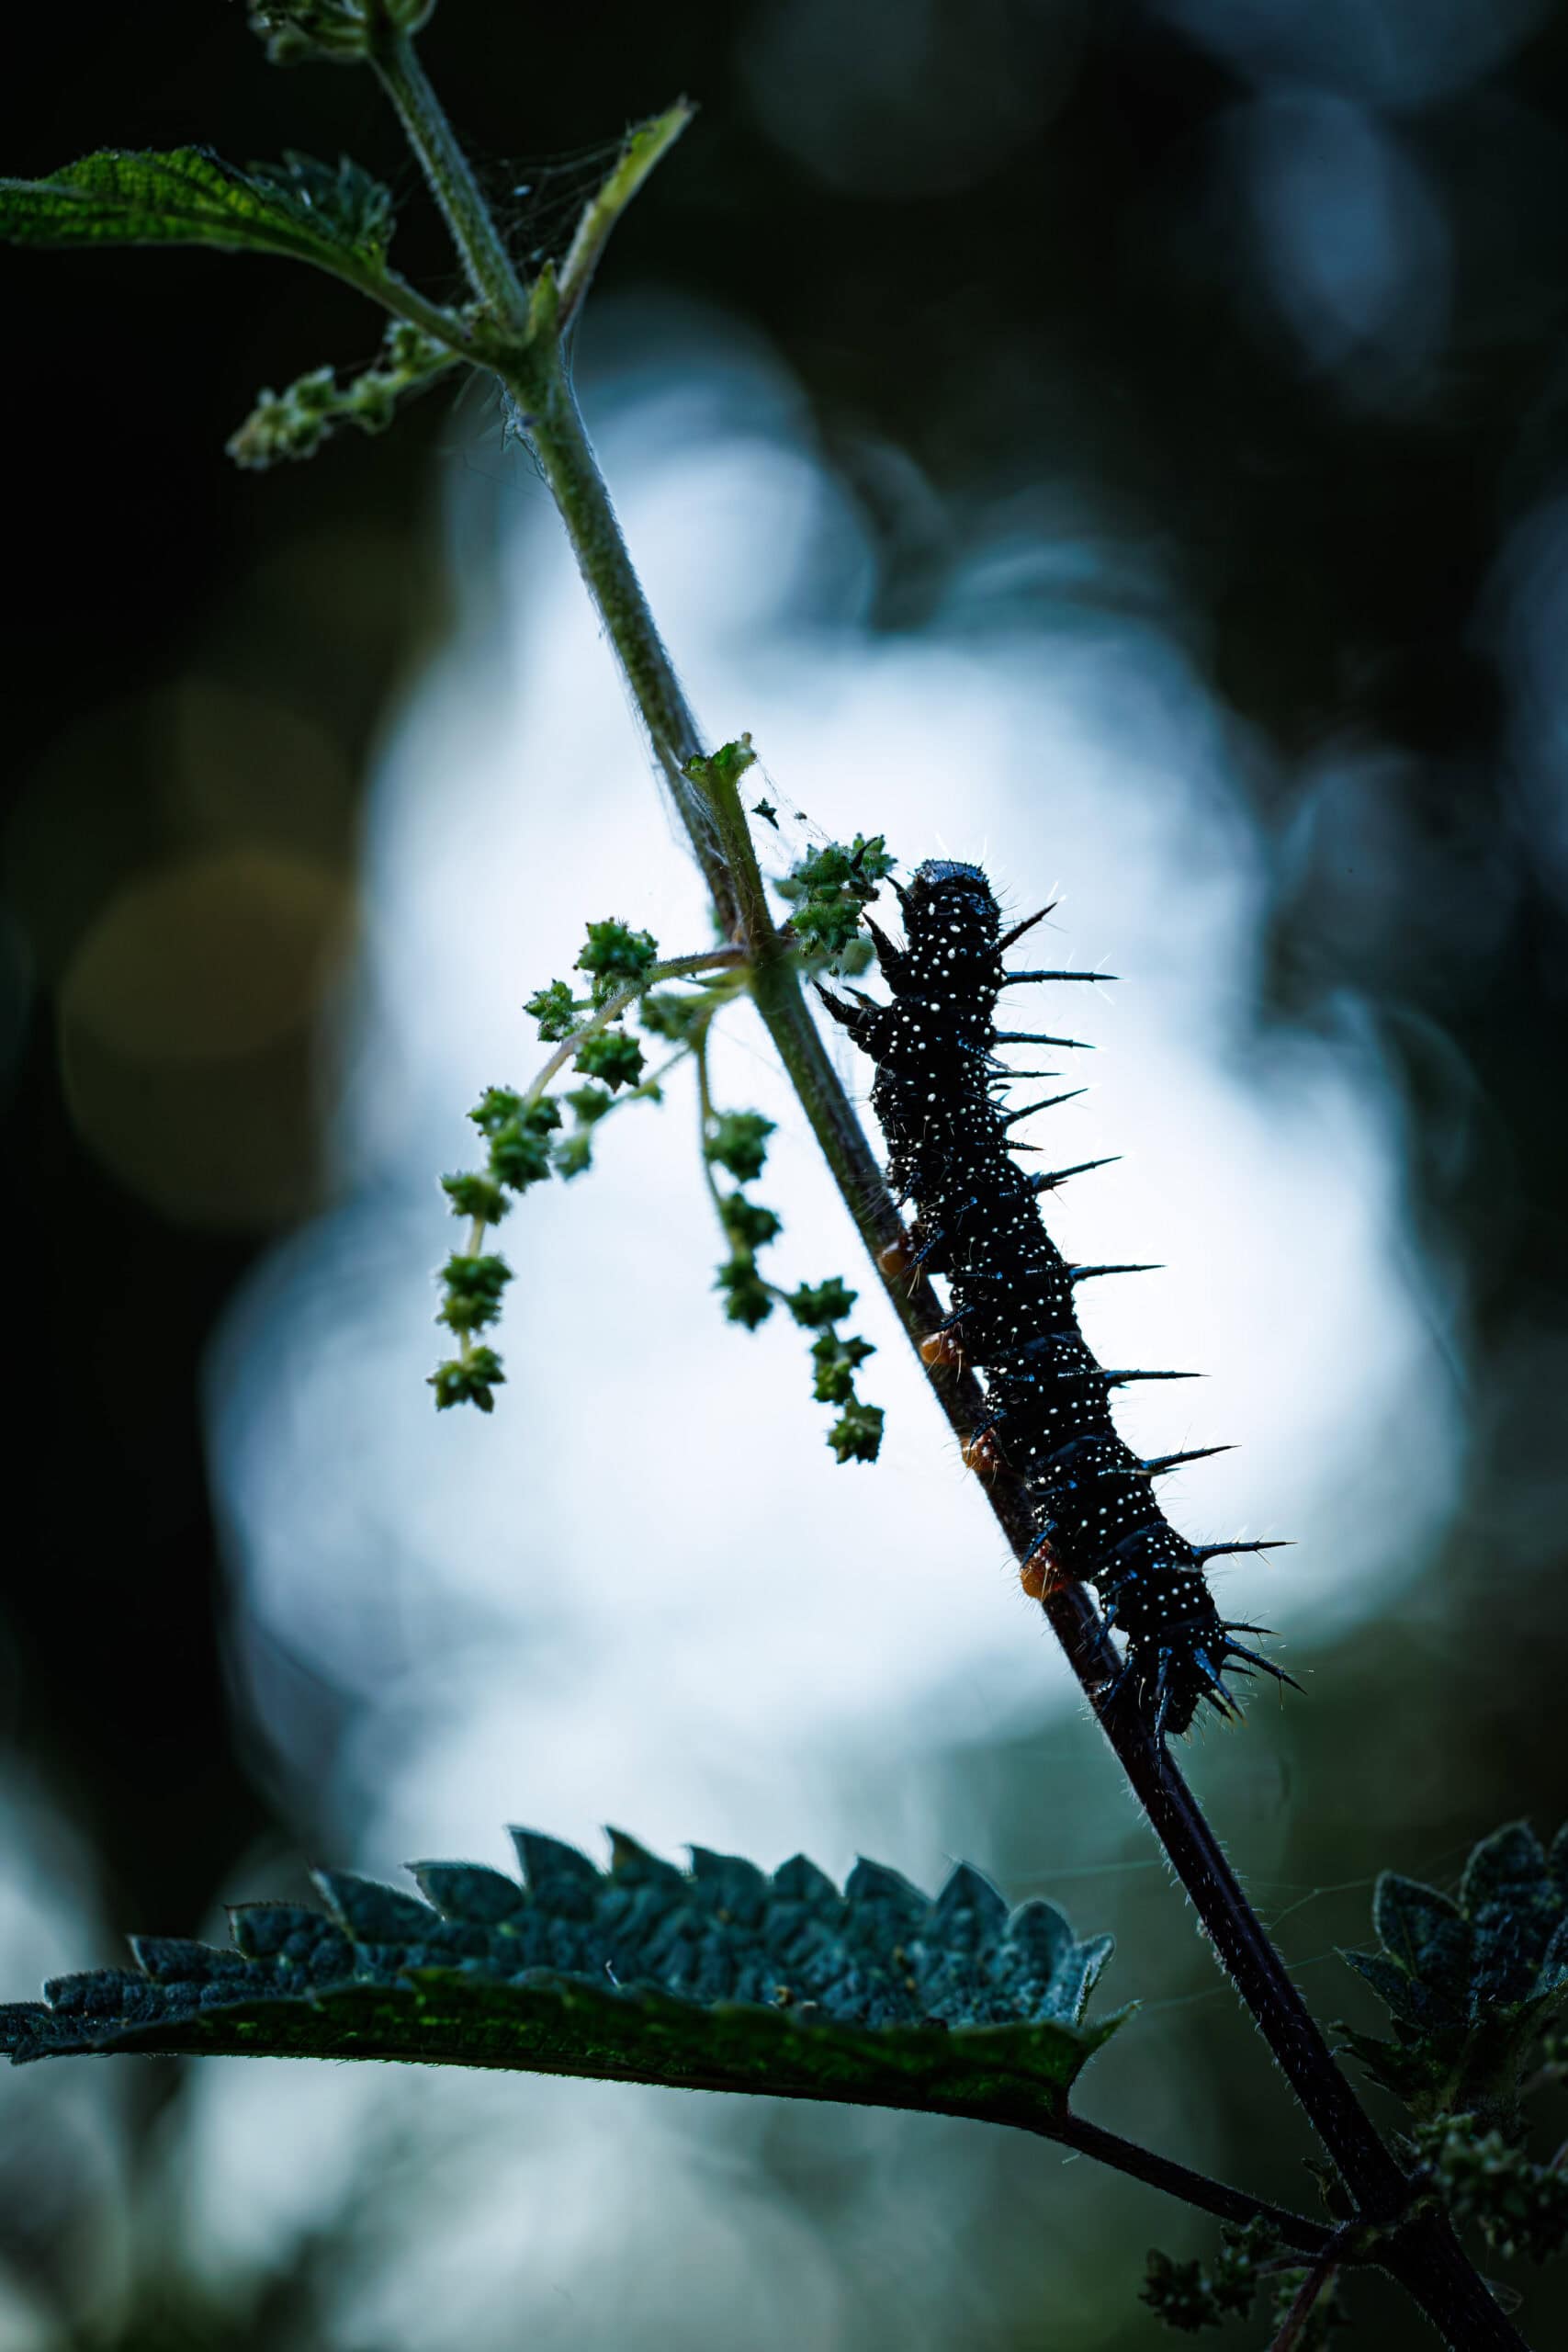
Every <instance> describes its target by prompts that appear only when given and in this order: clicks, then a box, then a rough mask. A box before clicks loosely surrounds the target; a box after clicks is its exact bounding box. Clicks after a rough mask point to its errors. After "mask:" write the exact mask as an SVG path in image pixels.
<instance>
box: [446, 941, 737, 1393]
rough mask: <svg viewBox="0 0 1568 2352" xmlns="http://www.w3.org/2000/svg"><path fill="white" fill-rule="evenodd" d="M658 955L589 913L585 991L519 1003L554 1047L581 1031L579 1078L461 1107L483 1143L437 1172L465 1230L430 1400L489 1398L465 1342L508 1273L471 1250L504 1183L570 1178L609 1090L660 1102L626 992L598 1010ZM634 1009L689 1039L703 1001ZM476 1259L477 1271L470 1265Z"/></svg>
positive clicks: (551, 993) (491, 1356) (609, 1104)
mask: <svg viewBox="0 0 1568 2352" xmlns="http://www.w3.org/2000/svg"><path fill="white" fill-rule="evenodd" d="M658 962H659V944H658V942H657V940H655V939H654V938H653V937H652V935H651V933H649V932H646V931H634V930H633V929H632V927H631V926H630V924H629V923H624V922H617V921H615V919H613V918H612V919H611V920H609V921H607V922H591V923H590V924H589V925H588V935H587V939H586V941H585V942H584V944H583V948H582V953H581V955H580V956H579V957H578V959H577V962H576V965H575V966H574V967H573V968H574V969H575V970H577V971H579V972H582V973H585V974H586V975H587V982H588V986H587V993H586V994H585V995H578V994H576V993H574V991H573V989H572V988H571V987H570V985H569V984H568V982H567V981H565V980H551V981H550V982H549V983H548V984H547V986H546V987H544V988H542V989H536V991H535V993H534V994H533V995H532V996H531V997H530V998H529V999H528V1001H527V1003H526V1004H525V1007H524V1010H525V1012H529V1013H531V1014H532V1015H533V1017H534V1019H535V1020H536V1022H537V1023H538V1024H539V1035H540V1038H541V1039H542V1040H543V1042H544V1043H545V1044H547V1045H551V1046H560V1045H566V1044H568V1043H569V1042H570V1040H572V1039H574V1038H576V1037H578V1036H579V1035H581V1045H580V1046H579V1047H578V1050H577V1052H576V1054H575V1056H574V1057H572V1061H571V1068H572V1069H573V1071H574V1072H575V1073H576V1074H577V1076H578V1077H580V1078H581V1079H582V1080H584V1081H585V1082H584V1083H583V1084H582V1085H581V1086H573V1087H568V1088H566V1089H565V1090H564V1091H562V1092H561V1093H559V1094H558V1095H551V1094H544V1093H540V1094H538V1095H532V1094H530V1095H526V1096H525V1095H521V1094H517V1093H514V1092H513V1091H512V1089H511V1088H509V1087H504V1086H492V1087H491V1088H490V1089H489V1091H487V1092H486V1094H485V1095H484V1097H483V1099H482V1100H481V1101H480V1102H479V1103H478V1104H477V1105H476V1107H475V1108H474V1109H473V1110H472V1111H471V1112H470V1113H469V1114H468V1115H469V1117H470V1118H471V1119H472V1120H473V1122H474V1125H476V1126H477V1127H478V1128H479V1132H480V1134H481V1135H482V1136H484V1138H485V1141H486V1144H487V1147H488V1149H487V1154H486V1164H485V1166H484V1167H483V1168H482V1169H478V1170H463V1171H462V1172H461V1173H459V1174H457V1175H455V1176H444V1177H443V1178H442V1180H441V1189H442V1191H443V1192H444V1193H446V1197H447V1199H448V1201H449V1202H450V1203H451V1206H452V1213H453V1215H454V1216H460V1217H464V1218H467V1219H468V1222H469V1224H470V1226H471V1227H472V1233H471V1235H470V1241H469V1248H468V1252H466V1253H464V1254H460V1255H457V1256H454V1257H452V1258H450V1259H448V1261H447V1262H446V1268H445V1270H444V1275H443V1295H442V1304H441V1306H440V1309H439V1311H438V1313H437V1316H436V1320H437V1322H439V1323H445V1324H446V1326H447V1328H448V1329H451V1330H453V1331H455V1332H456V1333H457V1336H458V1339H459V1341H460V1350H459V1352H458V1354H457V1356H455V1357H453V1358H451V1359H450V1360H449V1361H448V1362H446V1363H442V1364H438V1365H437V1366H436V1369H435V1371H434V1373H433V1374H431V1376H430V1385H431V1387H432V1388H434V1391H435V1402H436V1405H437V1408H444V1407H446V1406H448V1405H464V1404H471V1405H477V1406H478V1407H479V1410H480V1411H481V1412H485V1413H488V1412H490V1411H491V1408H492V1407H493V1405H494V1402H495V1398H494V1393H493V1392H494V1390H495V1388H496V1387H497V1386H498V1385H499V1384H500V1383H501V1382H502V1380H503V1379H504V1377H505V1374H503V1372H502V1367H501V1359H500V1357H499V1356H498V1355H497V1354H496V1352H495V1351H494V1349H493V1348H490V1347H485V1346H479V1345H476V1344H475V1341H474V1334H475V1333H476V1332H478V1331H479V1330H482V1329H486V1328H487V1327H488V1326H489V1325H490V1324H491V1323H493V1322H494V1321H495V1320H496V1317H498V1315H499V1313H500V1311H501V1294H502V1290H503V1289H504V1287H505V1285H506V1283H507V1282H508V1281H509V1280H510V1279H511V1275H510V1271H509V1269H508V1268H507V1266H506V1264H505V1261H503V1260H502V1259H501V1258H497V1257H485V1256H481V1255H480V1254H479V1246H478V1245H479V1236H480V1235H481V1233H482V1231H483V1229H484V1227H487V1226H492V1225H499V1224H500V1222H501V1220H502V1217H503V1216H505V1215H506V1213H507V1211H508V1209H509V1208H510V1207H511V1205H512V1203H511V1198H510V1196H511V1195H512V1194H513V1193H524V1192H526V1191H527V1189H528V1187H529V1186H530V1185H531V1184H541V1183H543V1182H545V1181H546V1180H547V1178H548V1177H550V1176H561V1177H566V1178H570V1177H573V1176H581V1174H582V1173H583V1172H584V1170H586V1169H588V1168H589V1167H591V1166H592V1159H593V1131H594V1129H595V1128H596V1127H597V1125H598V1124H599V1122H600V1120H601V1119H603V1118H604V1115H605V1114H606V1113H607V1112H609V1111H611V1110H613V1109H614V1108H615V1102H616V1098H617V1096H619V1097H620V1099H621V1100H622V1101H628V1100H631V1099H633V1098H634V1097H635V1098H637V1099H641V1100H644V1101H649V1102H657V1101H659V1100H660V1091H659V1088H658V1087H657V1086H656V1085H655V1084H654V1083H653V1081H652V1080H649V1079H647V1078H645V1077H644V1065H643V1052H642V1047H641V1046H640V1045H639V1044H638V1043H637V1039H636V1038H635V1037H633V1036H631V1035H628V1033H627V1032H626V1029H625V1028H624V1027H623V1026H622V1025H621V1015H622V1013H623V1012H625V1011H628V1010H630V1009H631V1006H632V1001H633V1000H630V999H628V1002H627V1005H626V1007H623V1008H621V1009H620V1011H618V1012H616V1013H615V1014H614V1015H613V1016H606V1008H608V1007H611V1006H612V1005H614V1003H615V999H616V998H617V997H618V996H621V995H624V994H626V991H628V990H634V989H637V985H638V983H639V981H641V980H642V979H644V978H646V977H647V976H648V974H649V973H650V972H651V971H652V970H653V969H654V968H655V967H656V966H657V964H658ZM637 1010H638V1012H639V1014H640V1017H641V1019H642V1022H643V1025H644V1026H645V1027H646V1028H647V1029H648V1030H649V1032H650V1033H651V1034H652V1035H655V1036H660V1037H671V1038H674V1039H676V1040H677V1041H678V1042H679V1043H681V1044H682V1045H685V1046H689V1045H690V1044H691V1043H692V1041H693V1038H694V1034H695V1030H696V1026H697V1024H698V1023H699V1022H700V1021H705V1020H706V1019H707V1018H708V1017H709V1015H710V1013H711V1003H710V1001H709V999H708V997H707V995H706V993H705V991H703V990H701V989H697V990H695V991H694V992H692V993H691V994H689V995H688V994H685V993H683V992H682V991H681V990H679V989H669V990H666V991H665V992H663V993H662V994H660V995H658V996H649V997H648V998H645V999H643V1000H641V1001H640V1002H638V1004H637ZM563 1106H564V1108H565V1110H567V1111H570V1113H571V1114H572V1125H571V1126H570V1129H568V1128H565V1127H564V1126H563V1121H562V1110H563ZM765 1124H766V1123H765V1122H764V1125H765ZM758 1165H759V1166H760V1165H761V1161H760V1160H759V1162H758ZM763 1214H766V1213H765V1212H763ZM476 1268H479V1269H480V1270H481V1271H479V1272H475V1271H474V1269H476Z"/></svg>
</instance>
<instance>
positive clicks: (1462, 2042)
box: [1344, 1822, 1568, 2131]
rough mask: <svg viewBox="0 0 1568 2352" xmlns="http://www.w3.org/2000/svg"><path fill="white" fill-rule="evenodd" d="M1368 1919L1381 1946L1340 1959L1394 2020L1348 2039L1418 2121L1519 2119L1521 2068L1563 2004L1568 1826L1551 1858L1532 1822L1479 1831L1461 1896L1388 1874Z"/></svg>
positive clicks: (1507, 2125)
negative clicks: (1388, 2036)
mask: <svg viewBox="0 0 1568 2352" xmlns="http://www.w3.org/2000/svg"><path fill="white" fill-rule="evenodd" d="M1372 1919H1373V1925H1374V1926H1375V1928H1376V1929H1377V1933H1378V1939H1379V1947H1380V1948H1379V1950H1378V1951H1348V1952H1346V1953H1345V1955H1344V1957H1345V1958H1346V1959H1347V1960H1348V1962H1350V1965H1351V1966H1352V1967H1353V1968H1355V1969H1356V1970H1358V1971H1359V1973H1360V1974H1361V1976H1362V1977H1364V1978H1365V1980H1366V1982H1367V1983H1368V1984H1369V1985H1371V1988H1372V1990H1373V1992H1375V1993H1376V1994H1377V1996H1378V1997H1379V1999H1380V2000H1381V2001H1382V2002H1383V2004H1384V2005H1385V2007H1387V2008H1388V2009H1389V2011H1390V2012H1391V2014H1392V2016H1393V2041H1380V2040H1378V2039H1377V2038H1376V2037H1375V2036H1373V2035H1371V2034H1365V2033H1357V2032H1350V2033H1348V2041H1349V2045H1350V2047H1351V2049H1352V2050H1353V2051H1354V2052H1355V2053H1356V2055H1357V2056H1358V2057H1359V2059H1360V2060H1361V2062H1362V2064H1364V2065H1365V2066H1366V2067H1367V2068H1368V2070H1369V2072H1370V2073H1371V2074H1372V2075H1374V2076H1375V2077H1376V2079H1377V2080H1378V2081H1379V2082H1380V2083H1382V2085H1383V2086H1384V2087H1385V2088H1387V2089H1389V2090H1391V2091H1393V2092H1394V2093H1395V2094H1396V2095H1397V2096H1398V2097H1399V2098H1402V2099H1404V2101H1405V2103H1406V2104H1407V2105H1408V2106H1409V2108H1410V2109H1411V2110H1412V2112H1413V2113H1414V2114H1415V2115H1416V2118H1417V2119H1418V2120H1420V2121H1422V2122H1429V2121H1431V2120H1434V2119H1435V2118H1437V2117H1439V2116H1442V2115H1444V2114H1450V2113H1457V2112H1463V2113H1472V2114H1474V2115H1476V2116H1477V2117H1478V2118H1479V2119H1480V2120H1481V2121H1482V2123H1483V2126H1484V2127H1486V2128H1490V2127H1492V2126H1494V2125H1496V2126H1500V2127H1502V2128H1503V2129H1504V2130H1505V2131H1509V2130H1510V2129H1511V2128H1512V2126H1513V2124H1514V2122H1515V2120H1516V2117H1517V2103H1518V2082H1519V2075H1520V2071H1521V2068H1522V2067H1523V2065H1524V2064H1525V2061H1526V2060H1527V2059H1528V2057H1529V2053H1530V2052H1531V2049H1532V2047H1533V2046H1534V2044H1535V2043H1537V2042H1538V2041H1539V2040H1540V2037H1541V2035H1542V2034H1543V2033H1545V2032H1546V2031H1547V2030H1549V2029H1550V2028H1551V2026H1552V2025H1554V2024H1555V2023H1556V2022H1557V2020H1558V2019H1559V2018H1561V2017H1562V2014H1563V2012H1564V2010H1565V2009H1568V1832H1560V1833H1559V1835H1558V1838H1557V1842H1556V1844H1555V1846H1554V1847H1553V1849H1552V1851H1551V1856H1550V1857H1549V1856H1548V1855H1547V1854H1546V1853H1545V1852H1544V1850H1543V1849H1542V1847H1541V1844H1540V1839H1539V1838H1537V1837H1536V1835H1535V1832H1534V1831H1533V1830H1532V1829H1531V1828H1530V1826H1529V1823H1528V1822H1511V1823H1509V1824H1508V1825H1507V1826H1506V1827H1505V1828H1502V1829H1499V1830H1496V1831H1495V1832H1494V1834H1493V1835H1492V1836H1491V1837H1490V1838H1483V1840H1482V1842H1481V1844H1480V1845H1479V1846H1477V1847H1476V1849H1475V1850H1474V1852H1473V1853H1472V1855H1471V1857H1470V1860H1469V1861H1468V1862H1467V1864H1466V1865H1465V1871H1464V1876H1463V1878H1462V1880H1461V1884H1460V1890H1459V1896H1458V1899H1457V1901H1450V1898H1449V1897H1448V1896H1447V1895H1445V1894H1438V1892H1437V1890H1436V1889H1435V1888H1433V1887H1429V1886H1422V1885H1420V1884H1419V1883H1417V1882H1416V1881H1415V1880H1413V1879H1406V1878H1400V1877H1397V1876H1395V1875H1394V1874H1393V1873H1392V1872H1390V1873H1385V1874H1384V1876H1383V1877H1382V1878H1381V1879H1380V1880H1379V1882H1378V1887H1377V1894H1376V1896H1375V1898H1374V1901H1373V1906H1372Z"/></svg>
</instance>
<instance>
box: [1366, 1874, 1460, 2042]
mask: <svg viewBox="0 0 1568 2352" xmlns="http://www.w3.org/2000/svg"><path fill="white" fill-rule="evenodd" d="M1372 1925H1373V1927H1374V1928H1376V1929H1377V1932H1378V1940H1379V1941H1380V1942H1381V1943H1382V1946H1383V1949H1384V1950H1385V1951H1387V1952H1388V1953H1389V1954H1390V1955H1391V1956H1392V1958H1393V1961H1394V1962H1395V1963H1396V1965H1397V1966H1399V1967H1400V1968H1403V1969H1404V1970H1406V1971H1407V1972H1408V1973H1410V1975H1412V1976H1413V1977H1416V1978H1417V1979H1419V1980H1420V1982H1421V1983H1422V1984H1423V1985H1424V1986H1425V1987H1426V1989H1427V1991H1428V1992H1429V1993H1430V1994H1431V1995H1433V1996H1436V1998H1437V1999H1438V2001H1446V2002H1448V2003H1450V2004H1451V2006H1452V2008H1453V2011H1454V2014H1455V2015H1456V2016H1459V2015H1462V2013H1463V2008H1464V2003H1465V1998H1466V1996H1467V1993H1468V1990H1469V1985H1470V1976H1471V1965H1472V1957H1473V1951H1474V1938H1473V1935H1472V1930H1471V1927H1470V1922H1469V1921H1468V1920H1467V1919H1466V1918H1465V1917H1464V1916H1463V1914H1462V1913H1461V1910H1460V1907H1459V1905H1458V1904H1457V1903H1451V1902H1450V1900H1449V1898H1448V1896H1447V1895H1446V1894H1438V1891H1437V1889H1436V1887H1431V1886H1423V1885H1422V1884H1421V1883H1420V1881H1419V1880H1418V1879H1413V1878H1401V1877H1400V1876H1399V1875H1398V1873H1397V1872H1396V1871H1384V1872H1383V1874H1382V1877H1381V1878H1380V1879H1379V1881H1378V1883H1377V1891H1376V1893H1375V1894H1374V1895H1373V1897H1372Z"/></svg>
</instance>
